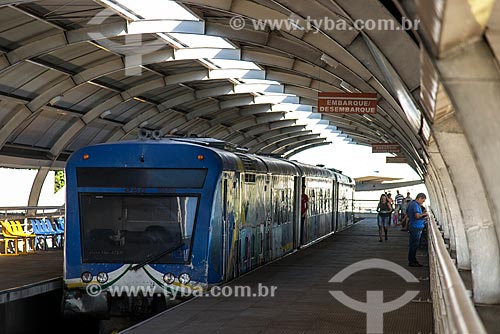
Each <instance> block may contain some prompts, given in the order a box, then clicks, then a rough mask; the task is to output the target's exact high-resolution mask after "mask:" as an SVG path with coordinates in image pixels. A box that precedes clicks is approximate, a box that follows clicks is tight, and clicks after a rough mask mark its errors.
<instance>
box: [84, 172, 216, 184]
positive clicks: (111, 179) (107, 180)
mask: <svg viewBox="0 0 500 334" xmlns="http://www.w3.org/2000/svg"><path fill="white" fill-rule="evenodd" d="M76 175H77V180H78V181H77V183H78V186H79V187H118V188H128V187H139V188H143V187H144V188H203V184H204V183H205V178H206V176H207V169H186V168H168V169H161V168H154V169H153V168H113V167H110V168H102V167H86V168H82V167H80V168H77V169H76Z"/></svg>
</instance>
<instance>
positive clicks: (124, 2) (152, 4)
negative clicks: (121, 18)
mask: <svg viewBox="0 0 500 334" xmlns="http://www.w3.org/2000/svg"><path fill="white" fill-rule="evenodd" d="M115 1H116V3H118V4H120V5H121V6H122V7H126V8H127V9H128V10H130V11H131V12H132V13H134V14H136V15H138V16H140V17H141V18H143V19H147V20H159V19H163V20H186V21H200V19H199V18H198V17H196V16H195V15H193V14H192V13H191V12H190V11H188V10H187V9H186V8H184V7H182V6H181V5H179V4H178V3H176V2H174V1H168V0H143V1H137V0H115Z"/></svg>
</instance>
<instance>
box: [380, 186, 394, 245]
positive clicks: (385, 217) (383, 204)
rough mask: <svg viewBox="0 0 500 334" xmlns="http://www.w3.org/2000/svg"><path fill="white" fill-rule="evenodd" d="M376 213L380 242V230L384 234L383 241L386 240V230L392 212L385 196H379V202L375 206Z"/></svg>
mask: <svg viewBox="0 0 500 334" xmlns="http://www.w3.org/2000/svg"><path fill="white" fill-rule="evenodd" d="M377 212H378V215H377V225H378V237H379V240H378V241H380V242H382V228H383V229H384V232H385V240H387V228H388V227H389V225H390V224H391V221H390V218H391V212H392V207H391V204H390V203H389V201H388V200H387V196H386V195H385V194H382V195H381V196H380V200H379V202H378V205H377Z"/></svg>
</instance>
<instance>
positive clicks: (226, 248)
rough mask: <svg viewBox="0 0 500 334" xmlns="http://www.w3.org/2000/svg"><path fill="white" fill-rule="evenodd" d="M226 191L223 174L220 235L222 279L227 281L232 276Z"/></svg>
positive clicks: (225, 181)
mask: <svg viewBox="0 0 500 334" xmlns="http://www.w3.org/2000/svg"><path fill="white" fill-rule="evenodd" d="M227 192H228V180H227V178H226V175H224V177H223V180H222V229H223V231H222V235H223V243H222V245H223V247H222V265H223V273H224V280H225V281H227V280H229V279H231V278H233V270H232V268H229V252H230V250H231V249H230V237H229V235H230V230H229V222H228V212H227V210H228V206H227Z"/></svg>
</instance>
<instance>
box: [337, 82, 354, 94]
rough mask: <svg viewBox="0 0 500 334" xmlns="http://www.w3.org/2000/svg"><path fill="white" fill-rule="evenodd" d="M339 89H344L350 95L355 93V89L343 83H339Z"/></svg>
mask: <svg viewBox="0 0 500 334" xmlns="http://www.w3.org/2000/svg"><path fill="white" fill-rule="evenodd" d="M340 87H342V88H344V89H345V90H346V91H348V92H349V93H352V92H354V91H355V89H354V88H353V87H352V86H351V85H350V84H348V83H347V82H345V81H343V80H342V82H341V83H340Z"/></svg>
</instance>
